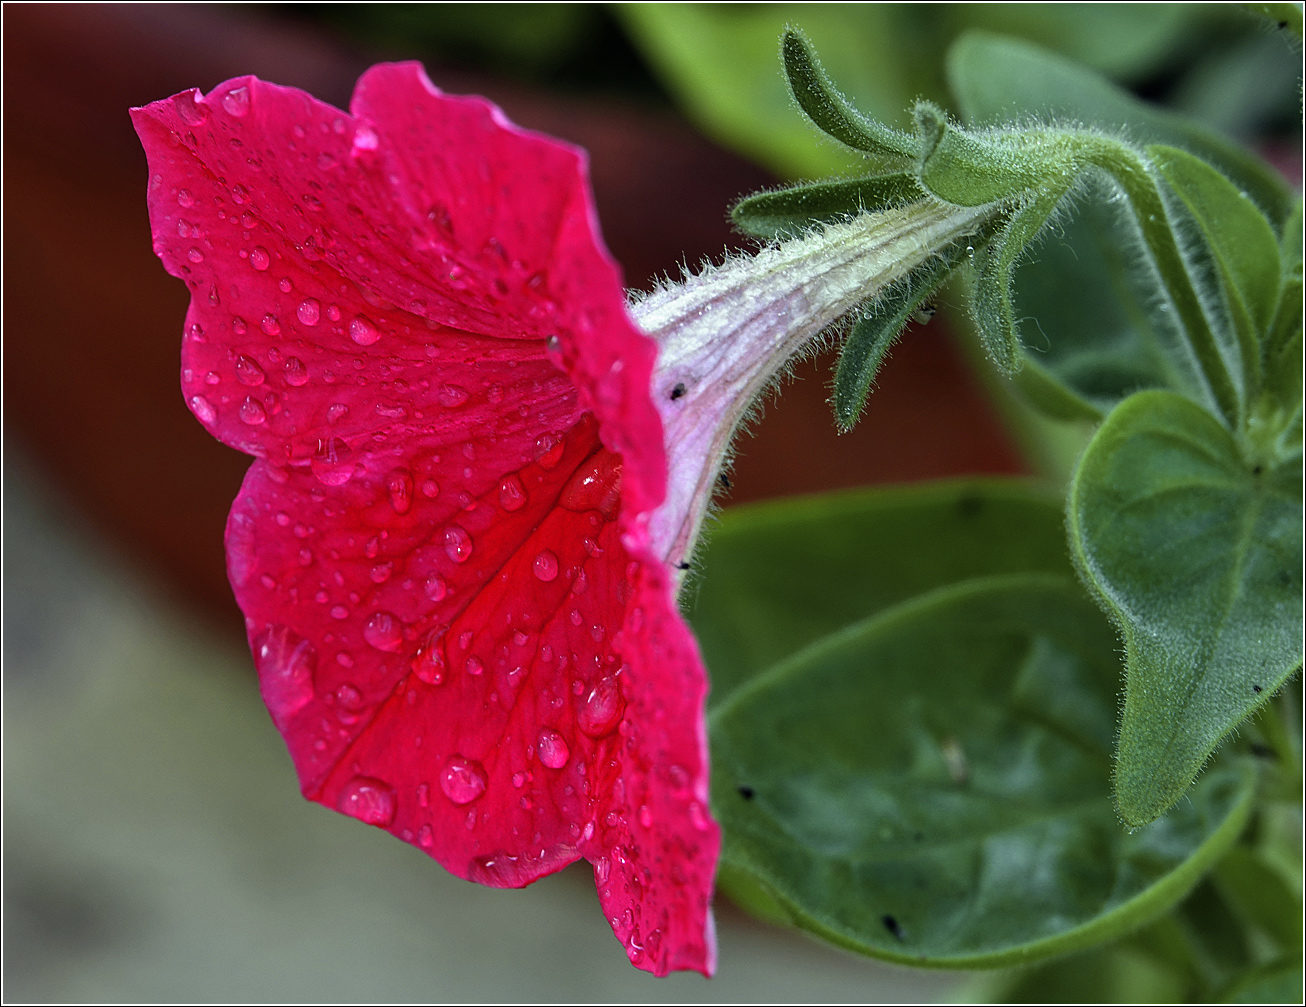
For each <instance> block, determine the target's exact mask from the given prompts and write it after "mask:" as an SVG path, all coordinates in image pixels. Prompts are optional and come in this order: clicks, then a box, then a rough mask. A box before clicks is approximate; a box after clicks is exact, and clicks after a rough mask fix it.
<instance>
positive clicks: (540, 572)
mask: <svg viewBox="0 0 1306 1007" xmlns="http://www.w3.org/2000/svg"><path fill="white" fill-rule="evenodd" d="M532 569H533V570H534V571H535V576H536V577H538V578H539V579H540V580H542V581H544V583H546V584H547V583H549V582H550V581H552V580H556V579H557V577H558V557H557V556H555V555H554V554H553V553H552V552H550V551H549V550H548V549H545V550H544V551H543V552H541V553H540V554H539V555H538V556H536V557H535V563H534V565H533V567H532Z"/></svg>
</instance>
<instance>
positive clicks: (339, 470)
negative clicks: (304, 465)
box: [309, 437, 354, 486]
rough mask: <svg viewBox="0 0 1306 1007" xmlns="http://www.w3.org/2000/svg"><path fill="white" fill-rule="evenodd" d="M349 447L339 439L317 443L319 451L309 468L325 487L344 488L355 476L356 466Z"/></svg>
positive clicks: (328, 438) (329, 438)
mask: <svg viewBox="0 0 1306 1007" xmlns="http://www.w3.org/2000/svg"><path fill="white" fill-rule="evenodd" d="M352 453H353V452H351V451H350V449H349V445H348V444H346V443H345V442H344V441H342V440H341V439H340V438H339V437H327V438H326V439H325V440H319V441H318V442H317V451H315V452H314V454H313V460H312V461H311V462H309V468H311V469H312V470H313V475H315V476H317V479H318V482H320V483H322V484H323V485H325V486H343V485H344V484H345V483H347V482H349V479H350V477H351V476H352V475H353V474H354V465H353V462H351V461H350V456H351V455H352Z"/></svg>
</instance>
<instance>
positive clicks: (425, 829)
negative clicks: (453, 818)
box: [417, 825, 435, 849]
mask: <svg viewBox="0 0 1306 1007" xmlns="http://www.w3.org/2000/svg"><path fill="white" fill-rule="evenodd" d="M434 842H435V839H434V838H433V837H432V835H431V827H430V826H429V825H423V826H422V827H421V828H420V829H418V830H417V845H418V846H421V847H422V848H423V849H429V848H430V846H431V844H432V843H434Z"/></svg>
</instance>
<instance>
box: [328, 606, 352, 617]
mask: <svg viewBox="0 0 1306 1007" xmlns="http://www.w3.org/2000/svg"><path fill="white" fill-rule="evenodd" d="M331 618H332V619H348V618H349V609H347V608H345V606H344V605H333V606H331Z"/></svg>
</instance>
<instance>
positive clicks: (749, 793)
mask: <svg viewBox="0 0 1306 1007" xmlns="http://www.w3.org/2000/svg"><path fill="white" fill-rule="evenodd" d="M737 789H738V790H739V796H740V797H742V798H743V799H744V800H745V801H751V800H752V799H753V797H754V795H755V794H756V793H757V791H755V790H754V789H753V788H752V787H749V786H746V785H744V784H742V783H741V784H740V785H739V787H738V788H737Z"/></svg>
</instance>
